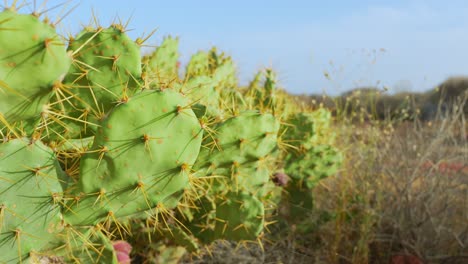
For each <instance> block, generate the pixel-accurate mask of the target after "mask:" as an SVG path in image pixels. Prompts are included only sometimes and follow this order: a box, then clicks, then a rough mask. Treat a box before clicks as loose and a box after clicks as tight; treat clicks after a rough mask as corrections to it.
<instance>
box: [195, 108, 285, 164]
mask: <svg viewBox="0 0 468 264" xmlns="http://www.w3.org/2000/svg"><path fill="white" fill-rule="evenodd" d="M278 129H279V121H278V120H276V119H275V118H274V117H273V116H272V115H270V114H260V113H259V112H257V111H246V112H243V113H241V114H240V115H238V116H236V117H233V118H230V119H228V120H226V121H224V122H222V123H221V124H219V125H217V126H216V127H215V128H214V130H215V133H213V136H212V137H210V136H207V137H206V139H205V140H204V148H203V149H202V150H201V152H200V157H199V159H198V160H197V163H196V164H195V165H194V167H195V168H197V169H198V168H202V167H212V168H218V167H228V168H229V167H231V166H236V164H242V163H245V162H249V161H256V160H258V159H261V158H264V157H265V156H266V155H267V154H269V153H270V152H271V151H272V150H273V149H274V148H275V147H276V145H277V133H278Z"/></svg>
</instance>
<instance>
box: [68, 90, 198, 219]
mask: <svg viewBox="0 0 468 264" xmlns="http://www.w3.org/2000/svg"><path fill="white" fill-rule="evenodd" d="M202 134H203V133H202V130H201V127H200V124H199V122H198V119H197V118H196V116H195V114H194V113H193V111H192V110H191V109H190V105H189V103H188V101H187V99H186V98H184V97H183V96H182V95H181V94H179V93H177V92H175V91H173V90H164V91H144V92H141V93H139V94H138V95H135V96H134V97H132V98H130V100H129V101H128V102H127V103H124V104H121V105H119V106H117V107H115V108H114V110H113V111H112V112H111V113H110V114H109V116H108V117H107V118H106V119H105V120H103V122H102V123H101V128H99V129H98V131H97V134H96V136H95V140H94V144H93V147H92V148H91V150H90V151H89V153H88V154H85V155H84V156H83V157H82V159H81V165H80V180H79V184H78V186H76V190H75V191H74V193H75V197H79V198H78V199H79V201H76V202H75V201H71V202H70V205H69V208H70V209H69V210H66V214H65V218H66V220H67V221H69V222H70V223H72V224H79V225H82V224H94V223H97V222H99V221H101V220H103V218H104V219H105V218H108V217H114V216H115V217H120V216H127V215H131V214H134V213H137V212H141V211H145V210H148V209H151V208H153V207H155V206H157V205H158V204H159V203H160V202H162V201H163V200H164V199H166V198H168V197H169V196H171V195H173V194H174V193H176V192H179V191H180V190H182V189H184V188H185V187H186V185H187V184H188V173H189V172H190V168H191V165H192V164H193V163H194V161H195V159H196V158H197V156H198V152H199V149H200V145H201V140H202ZM80 193H83V194H84V196H83V195H81V196H80Z"/></svg>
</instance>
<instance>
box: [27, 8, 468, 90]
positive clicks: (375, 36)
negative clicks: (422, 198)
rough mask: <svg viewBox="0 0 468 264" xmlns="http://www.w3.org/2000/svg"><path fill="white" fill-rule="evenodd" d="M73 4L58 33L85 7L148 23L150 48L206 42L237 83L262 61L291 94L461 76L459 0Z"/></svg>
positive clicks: (416, 84)
mask: <svg viewBox="0 0 468 264" xmlns="http://www.w3.org/2000/svg"><path fill="white" fill-rule="evenodd" d="M37 2H38V3H41V2H42V1H37ZM64 2H66V1H65V0H61V1H52V0H49V1H48V2H47V6H48V7H52V6H54V5H56V4H57V3H64ZM76 4H78V7H77V8H76V9H74V11H73V12H72V13H71V14H69V15H68V16H67V17H66V18H64V19H63V21H62V23H61V26H60V27H59V30H60V31H61V32H78V30H79V29H80V23H81V24H88V23H89V21H90V19H91V17H92V10H94V12H95V14H97V16H98V17H99V20H100V23H101V24H102V25H103V26H107V25H109V24H110V23H111V22H112V21H113V20H114V18H115V17H117V16H118V17H120V18H121V19H122V20H124V21H126V20H128V19H129V18H130V23H129V28H130V29H133V30H132V31H130V32H129V35H130V36H131V37H132V38H134V39H135V38H137V37H140V36H142V35H144V34H148V33H149V32H151V31H152V30H153V29H157V32H156V33H155V34H154V35H153V37H152V38H151V39H150V40H149V41H148V44H151V45H158V44H159V43H160V41H161V40H162V38H163V37H164V36H166V35H169V34H170V35H173V36H179V37H180V39H181V43H180V44H181V46H180V51H181V53H182V58H181V60H182V62H183V63H184V62H186V61H187V60H188V59H189V57H190V55H191V54H193V53H194V52H196V51H197V50H200V49H209V48H210V47H211V46H212V45H216V46H218V47H219V49H221V50H224V51H226V52H227V53H228V54H230V55H232V57H233V58H234V60H235V61H236V62H237V66H238V68H239V77H240V80H241V83H246V82H247V81H248V80H249V79H250V78H252V76H253V75H254V73H255V72H256V71H257V70H258V69H260V68H262V67H265V66H272V67H273V68H274V69H276V70H277V72H278V75H279V79H280V83H281V85H282V86H283V87H284V88H285V89H286V90H288V91H290V92H293V93H322V92H326V93H328V94H338V93H341V92H343V91H346V90H349V89H351V88H354V87H356V86H365V85H377V86H378V87H383V86H387V87H389V88H390V91H400V90H403V89H405V90H412V91H422V90H427V89H430V88H431V87H433V86H435V85H437V84H438V83H440V82H442V81H443V80H444V79H445V78H447V77H449V76H453V75H457V76H458V75H464V74H468V2H466V1H462V0H451V1H438V0H427V1H423V0H406V1H405V0H393V1H391V0H389V1H379V0H376V1H370V0H369V1H364V0H363V1H351V0H343V1H338V0H328V1H312V0H309V1H307V0H301V1H294V0H290V1H274V0H269V1H262V0H258V1H255V0H250V1H244V0H237V1H221V0H218V1H203V0H198V1H195V0H192V1H168V0H165V1H158V0H153V1H139V0H133V1H128V0H127V1H117V0H114V1H112V0H109V1H108V0H94V1H93V0H81V1H79V0H76V1H74V0H71V1H70V3H68V4H67V6H66V8H65V9H67V8H68V9H70V8H71V7H72V6H74V5H76ZM38 5H39V4H38ZM28 8H29V7H28ZM26 10H27V8H26ZM59 10H60V9H56V10H55V11H54V12H59V13H60V11H59ZM63 13H64V12H62V14H63ZM52 19H55V18H54V17H52ZM324 73H327V74H328V76H329V78H328V79H327V78H326V77H325V76H324V75H325V74H324Z"/></svg>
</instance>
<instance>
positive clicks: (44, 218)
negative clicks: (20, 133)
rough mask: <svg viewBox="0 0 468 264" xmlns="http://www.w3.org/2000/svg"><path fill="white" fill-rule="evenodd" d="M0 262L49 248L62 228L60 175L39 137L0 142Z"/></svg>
mask: <svg viewBox="0 0 468 264" xmlns="http://www.w3.org/2000/svg"><path fill="white" fill-rule="evenodd" d="M0 170H1V172H0V182H1V184H0V252H2V254H0V262H1V263H18V262H22V261H25V260H26V259H28V258H29V257H30V255H31V254H32V253H40V252H42V251H46V250H48V249H50V248H49V247H50V245H51V243H52V242H53V241H55V240H57V234H58V233H59V232H60V231H61V230H62V228H63V226H62V223H61V214H60V206H61V204H60V203H61V200H62V191H63V190H62V184H61V183H64V180H65V178H64V175H63V174H62V172H61V170H60V167H59V166H58V162H57V159H56V158H55V154H54V153H53V152H52V150H51V149H50V148H48V147H47V146H45V145H44V144H42V143H41V142H39V141H36V142H30V141H29V140H27V139H13V140H10V141H8V142H4V143H1V144H0Z"/></svg>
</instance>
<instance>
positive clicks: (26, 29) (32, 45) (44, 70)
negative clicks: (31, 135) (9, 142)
mask: <svg viewBox="0 0 468 264" xmlns="http://www.w3.org/2000/svg"><path fill="white" fill-rule="evenodd" d="M70 63H71V59H70V57H69V56H68V54H67V52H66V48H65V44H64V43H63V41H62V40H61V38H60V37H59V36H58V35H57V33H56V32H55V30H54V28H53V27H52V26H51V25H48V24H46V23H43V22H41V21H40V20H39V19H38V18H37V17H35V16H32V15H24V14H17V13H15V12H13V11H9V10H5V11H3V12H1V13H0V117H2V116H3V117H4V118H6V121H7V122H9V123H13V122H16V121H18V120H24V119H28V118H38V116H40V113H41V112H42V111H43V110H44V108H45V106H46V104H47V102H48V100H49V98H50V96H51V93H52V91H53V86H54V83H56V82H60V81H61V80H62V78H63V77H64V75H65V74H66V73H67V71H68V69H69V67H70Z"/></svg>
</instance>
